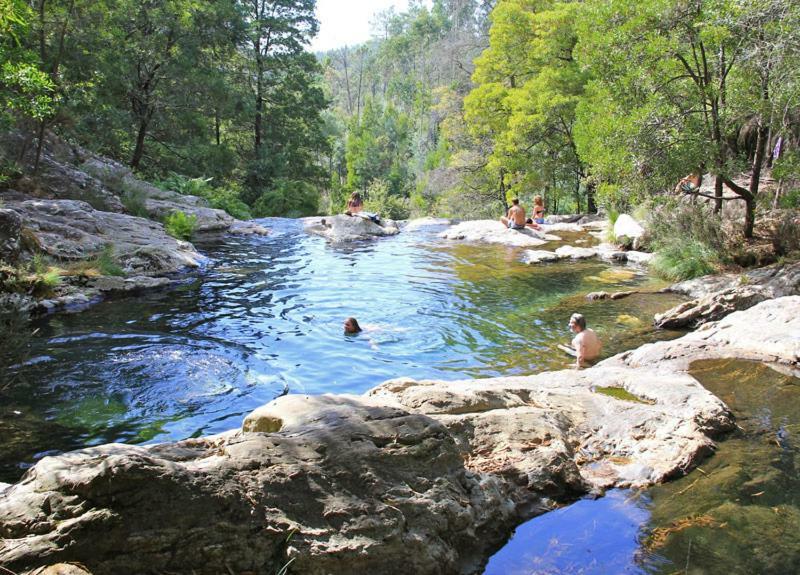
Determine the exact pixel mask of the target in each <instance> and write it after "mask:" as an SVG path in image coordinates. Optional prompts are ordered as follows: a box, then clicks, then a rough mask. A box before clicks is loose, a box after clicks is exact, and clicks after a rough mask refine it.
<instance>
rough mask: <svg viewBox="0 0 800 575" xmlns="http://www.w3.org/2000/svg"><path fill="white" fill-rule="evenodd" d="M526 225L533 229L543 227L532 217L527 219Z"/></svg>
mask: <svg viewBox="0 0 800 575" xmlns="http://www.w3.org/2000/svg"><path fill="white" fill-rule="evenodd" d="M525 227H526V228H530V229H532V230H541V229H542V226H540V225H539V224H537V223H536V222H534V221H533V220H532V219H531V218H528V219H527V220H525Z"/></svg>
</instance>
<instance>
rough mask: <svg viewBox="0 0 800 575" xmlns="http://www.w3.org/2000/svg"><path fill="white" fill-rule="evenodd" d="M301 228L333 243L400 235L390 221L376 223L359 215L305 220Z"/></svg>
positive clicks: (393, 223) (398, 230) (394, 224)
mask: <svg viewBox="0 0 800 575" xmlns="http://www.w3.org/2000/svg"><path fill="white" fill-rule="evenodd" d="M303 226H304V228H305V231H306V232H307V233H310V234H315V235H318V236H322V237H324V238H325V239H327V240H329V241H331V242H334V243H340V242H341V243H345V242H354V241H361V240H369V239H373V238H381V237H386V236H394V235H397V234H398V233H400V229H399V228H398V227H397V224H396V223H395V222H394V221H392V220H384V219H381V220H380V223H376V222H373V221H372V220H371V219H369V218H368V217H366V216H361V215H355V216H348V215H344V214H339V215H335V216H325V217H324V218H306V219H304V220H303Z"/></svg>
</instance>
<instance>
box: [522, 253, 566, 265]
mask: <svg viewBox="0 0 800 575" xmlns="http://www.w3.org/2000/svg"><path fill="white" fill-rule="evenodd" d="M560 259H563V258H562V256H560V255H558V254H557V253H556V252H548V251H545V250H525V253H524V254H522V258H521V261H522V262H523V263H526V264H538V263H541V262H557V261H558V260H560Z"/></svg>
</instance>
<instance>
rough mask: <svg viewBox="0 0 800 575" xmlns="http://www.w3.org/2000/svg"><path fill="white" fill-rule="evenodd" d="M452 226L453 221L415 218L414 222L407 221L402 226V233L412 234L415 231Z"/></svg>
mask: <svg viewBox="0 0 800 575" xmlns="http://www.w3.org/2000/svg"><path fill="white" fill-rule="evenodd" d="M451 225H453V220H449V219H447V218H417V219H416V220H409V221H408V222H406V224H405V225H404V226H403V231H404V232H414V231H417V230H424V229H428V228H440V227H443V226H451Z"/></svg>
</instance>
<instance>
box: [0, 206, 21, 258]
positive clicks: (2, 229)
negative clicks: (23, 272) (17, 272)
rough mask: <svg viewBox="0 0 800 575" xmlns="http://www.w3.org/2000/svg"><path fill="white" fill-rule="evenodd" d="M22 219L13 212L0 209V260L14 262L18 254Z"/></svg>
mask: <svg viewBox="0 0 800 575" xmlns="http://www.w3.org/2000/svg"><path fill="white" fill-rule="evenodd" d="M21 232H22V218H21V217H20V215H19V214H18V213H17V212H15V211H14V210H9V209H7V208H0V259H1V260H6V261H7V262H11V263H13V262H16V261H17V258H19V252H20V233H21Z"/></svg>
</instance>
